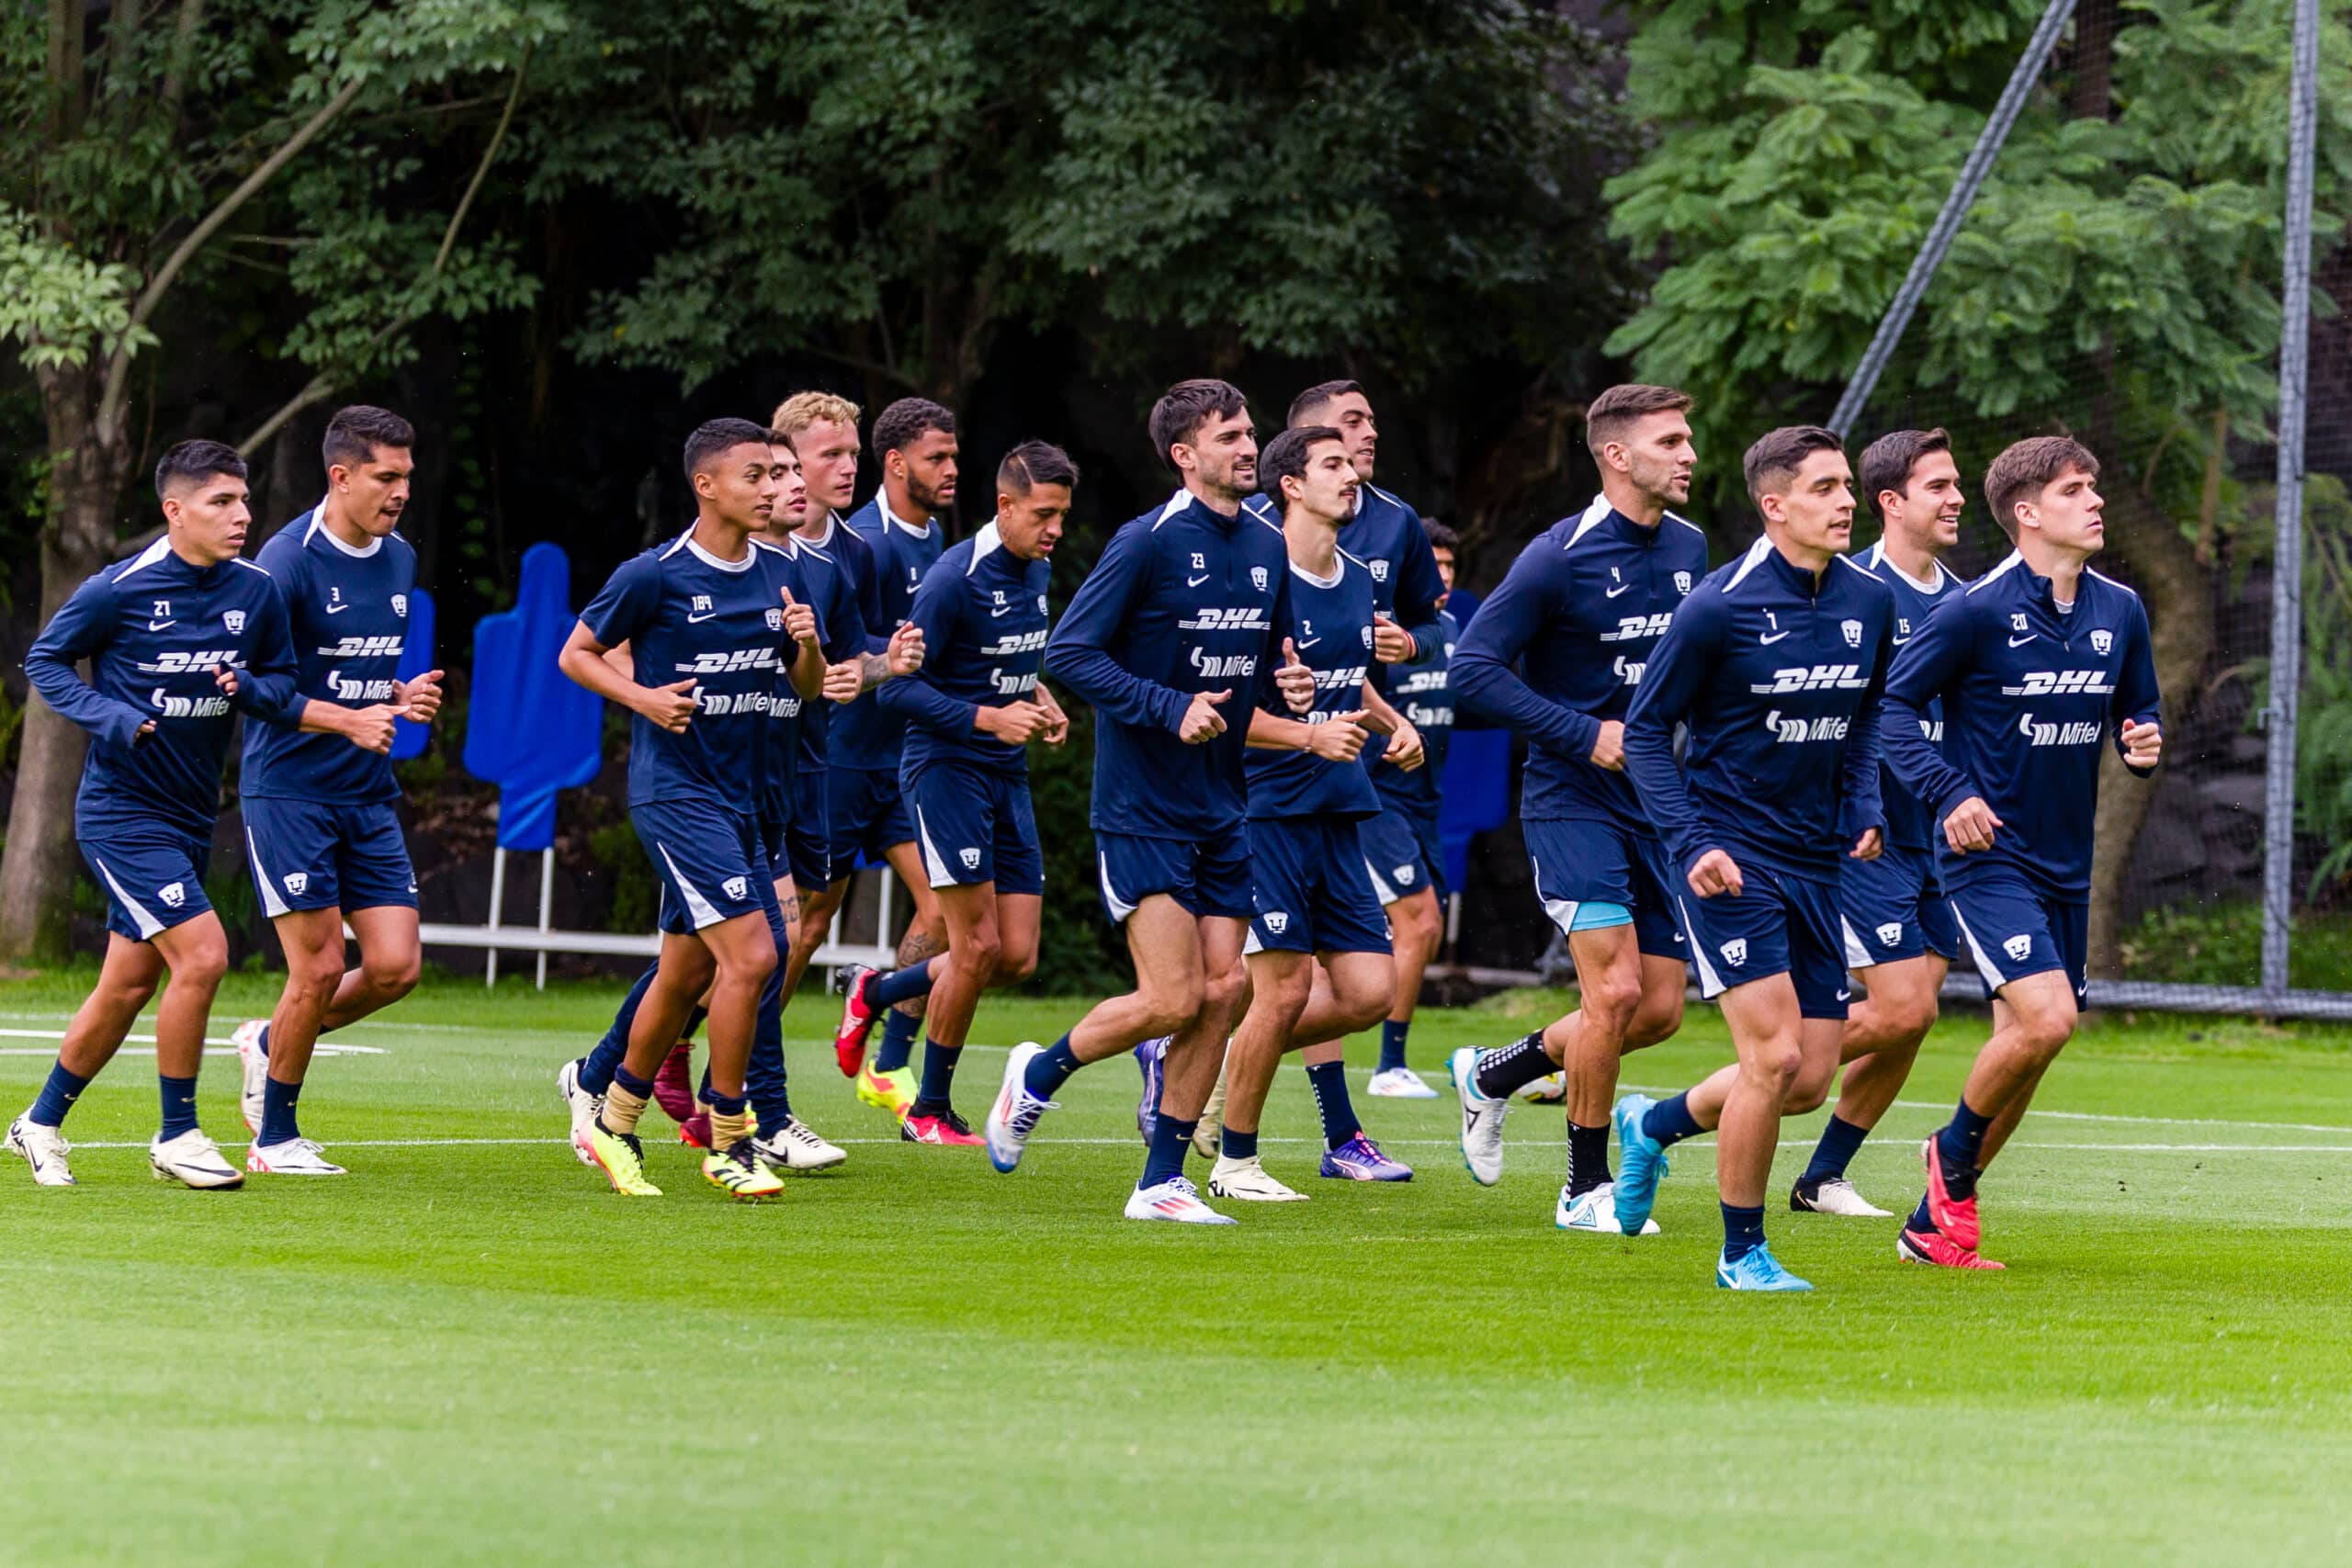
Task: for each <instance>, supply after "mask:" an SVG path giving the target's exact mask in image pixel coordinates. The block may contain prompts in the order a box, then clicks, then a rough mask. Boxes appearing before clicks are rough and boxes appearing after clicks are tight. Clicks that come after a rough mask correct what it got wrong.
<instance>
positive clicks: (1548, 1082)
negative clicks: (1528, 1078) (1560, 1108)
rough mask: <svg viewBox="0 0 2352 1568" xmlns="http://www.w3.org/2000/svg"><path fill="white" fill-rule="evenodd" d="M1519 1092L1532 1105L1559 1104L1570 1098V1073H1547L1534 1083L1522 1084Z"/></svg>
mask: <svg viewBox="0 0 2352 1568" xmlns="http://www.w3.org/2000/svg"><path fill="white" fill-rule="evenodd" d="M1518 1094H1519V1098H1520V1099H1521V1100H1525V1101H1527V1102H1528V1103H1529V1104H1530V1105H1557V1104H1559V1103H1560V1102H1561V1101H1562V1100H1566V1099H1567V1098H1568V1075H1567V1074H1566V1072H1557V1073H1546V1074H1544V1076H1543V1077H1540V1078H1537V1079H1535V1080H1534V1081H1533V1082H1532V1083H1523V1084H1521V1085H1520V1086H1519V1090H1518Z"/></svg>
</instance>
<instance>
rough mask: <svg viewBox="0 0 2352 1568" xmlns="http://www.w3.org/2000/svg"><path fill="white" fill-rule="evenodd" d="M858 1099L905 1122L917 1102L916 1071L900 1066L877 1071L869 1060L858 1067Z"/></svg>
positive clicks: (860, 1102) (863, 1103)
mask: <svg viewBox="0 0 2352 1568" xmlns="http://www.w3.org/2000/svg"><path fill="white" fill-rule="evenodd" d="M857 1099H858V1103H859V1104H861V1105H870V1106H872V1107H874V1109H875V1110H876V1111H888V1112H889V1113H890V1114H891V1115H893V1116H895V1117H897V1118H898V1119H899V1121H901V1122H903V1121H905V1120H906V1119H907V1112H908V1111H910V1110H912V1109H913V1107H914V1103H915V1073H914V1069H913V1068H912V1067H898V1068H894V1069H893V1070H891V1071H889V1072H887V1073H877V1072H876V1071H875V1070H874V1064H873V1063H872V1062H870V1061H869V1062H867V1063H866V1064H865V1066H862V1067H860V1068H858V1069H857Z"/></svg>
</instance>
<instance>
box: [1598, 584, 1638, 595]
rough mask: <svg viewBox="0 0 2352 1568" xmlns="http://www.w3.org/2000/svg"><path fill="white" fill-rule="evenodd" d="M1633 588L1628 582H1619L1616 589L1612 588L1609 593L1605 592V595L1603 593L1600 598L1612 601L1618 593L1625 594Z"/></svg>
mask: <svg viewBox="0 0 2352 1568" xmlns="http://www.w3.org/2000/svg"><path fill="white" fill-rule="evenodd" d="M1633 586H1634V585H1633V584H1632V583H1630V582H1621V583H1619V584H1618V585H1617V586H1616V587H1614V588H1612V589H1611V590H1609V592H1606V593H1603V594H1602V595H1601V597H1602V598H1604V599H1614V598H1616V597H1617V595H1619V594H1620V593H1623V592H1628V591H1630V590H1631V589H1632V588H1633Z"/></svg>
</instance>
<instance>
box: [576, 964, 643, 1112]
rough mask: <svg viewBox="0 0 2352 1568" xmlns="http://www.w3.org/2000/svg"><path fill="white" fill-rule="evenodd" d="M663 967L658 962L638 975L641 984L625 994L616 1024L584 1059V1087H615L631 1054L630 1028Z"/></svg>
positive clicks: (595, 1091) (600, 1090) (601, 1089)
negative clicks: (617, 1075)
mask: <svg viewBox="0 0 2352 1568" xmlns="http://www.w3.org/2000/svg"><path fill="white" fill-rule="evenodd" d="M659 968H660V966H659V965H658V964H657V965H656V966H655V967H654V968H651V969H648V970H647V971H646V972H645V973H644V974H642V975H639V976H638V977H637V984H636V985H634V986H631V987H629V988H628V996H626V997H624V998H621V1007H620V1010H619V1011H618V1012H616V1013H615V1014H613V1026H612V1027H611V1028H610V1029H607V1030H606V1031H605V1037H604V1038H603V1039H602V1040H599V1041H597V1042H596V1048H595V1049H594V1050H593V1051H591V1052H589V1053H588V1055H587V1057H586V1058H585V1059H584V1060H582V1062H581V1064H580V1087H581V1088H582V1089H585V1090H587V1092H589V1093H590V1094H602V1093H604V1092H605V1090H606V1089H610V1088H612V1087H613V1069H614V1068H616V1067H617V1066H620V1065H621V1058H622V1057H623V1056H626V1055H628V1032H629V1030H630V1029H631V1028H632V1027H633V1026H634V1025H635V1024H636V1022H637V1010H638V1008H639V1006H640V1005H642V1004H643V1002H644V1000H645V993H646V992H648V991H650V990H651V989H652V988H653V976H654V975H655V974H656V973H657V972H658V970H659ZM648 1092H650V1090H649V1091H648Z"/></svg>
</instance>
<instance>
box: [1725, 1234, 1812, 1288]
mask: <svg viewBox="0 0 2352 1568" xmlns="http://www.w3.org/2000/svg"><path fill="white" fill-rule="evenodd" d="M1715 1285H1716V1288H1717V1289H1719V1290H1725V1291H1810V1290H1811V1289H1813V1281H1812V1280H1800V1279H1798V1278H1797V1277H1796V1276H1795V1275H1794V1274H1792V1273H1790V1272H1789V1271H1788V1270H1787V1269H1783V1268H1781V1260H1780V1259H1779V1258H1775V1257H1773V1256H1772V1249H1771V1248H1770V1247H1767V1246H1765V1245H1764V1244H1763V1243H1762V1242H1760V1241H1759V1242H1758V1243H1757V1244H1756V1245H1755V1246H1754V1247H1749V1248H1748V1249H1747V1252H1746V1253H1745V1254H1744V1255H1742V1256H1741V1257H1739V1258H1716V1259H1715Z"/></svg>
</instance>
